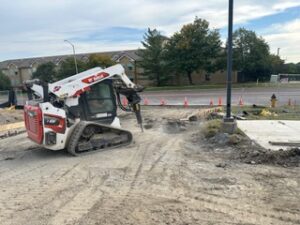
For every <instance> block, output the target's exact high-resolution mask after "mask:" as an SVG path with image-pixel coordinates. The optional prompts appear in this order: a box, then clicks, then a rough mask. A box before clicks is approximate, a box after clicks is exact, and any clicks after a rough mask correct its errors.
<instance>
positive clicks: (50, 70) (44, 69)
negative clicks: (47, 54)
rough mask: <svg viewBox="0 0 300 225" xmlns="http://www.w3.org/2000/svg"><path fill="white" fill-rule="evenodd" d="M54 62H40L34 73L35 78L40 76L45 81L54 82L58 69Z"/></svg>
mask: <svg viewBox="0 0 300 225" xmlns="http://www.w3.org/2000/svg"><path fill="white" fill-rule="evenodd" d="M55 67H56V66H55V64H54V63H53V62H47V63H43V64H40V65H39V66H38V67H37V69H36V71H35V72H34V73H33V74H32V77H33V78H38V79H40V80H42V81H45V82H50V83H51V82H53V81H55V78H56V69H55Z"/></svg>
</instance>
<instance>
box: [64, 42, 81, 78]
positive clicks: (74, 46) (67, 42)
mask: <svg viewBox="0 0 300 225" xmlns="http://www.w3.org/2000/svg"><path fill="white" fill-rule="evenodd" d="M64 42H67V43H69V44H70V45H71V46H72V48H73V56H74V63H75V69H76V74H78V67H77V61H76V55H75V46H74V45H73V44H72V42H70V41H69V40H64Z"/></svg>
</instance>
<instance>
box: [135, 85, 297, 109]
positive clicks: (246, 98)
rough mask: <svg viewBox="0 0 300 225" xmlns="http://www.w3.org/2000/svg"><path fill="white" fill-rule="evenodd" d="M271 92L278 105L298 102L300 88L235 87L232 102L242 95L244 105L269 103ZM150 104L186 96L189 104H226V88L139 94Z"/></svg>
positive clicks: (174, 101) (180, 100) (179, 100)
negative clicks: (211, 102) (220, 102)
mask: <svg viewBox="0 0 300 225" xmlns="http://www.w3.org/2000/svg"><path fill="white" fill-rule="evenodd" d="M272 94H275V95H276V97H277V99H278V105H287V104H288V101H289V99H291V102H292V103H293V104H294V103H296V104H300V88H286V87H278V88H269V87H268V88H235V89H233V90H232V104H233V105H238V104H239V101H240V98H241V97H242V99H243V103H244V105H252V104H257V105H269V104H270V99H271V96H272ZM141 95H142V97H143V99H145V98H147V99H148V102H149V104H150V105H159V104H160V102H161V100H162V99H163V100H164V101H165V102H166V104H167V105H182V104H183V102H184V99H185V98H187V100H188V103H189V105H209V104H210V101H211V100H212V101H213V103H214V105H217V104H218V102H219V98H221V99H222V104H223V105H224V104H226V89H205V90H190V91H187V90H182V91H178V90H177V91H173V90H172V91H151V92H147V91H146V92H144V93H142V94H141Z"/></svg>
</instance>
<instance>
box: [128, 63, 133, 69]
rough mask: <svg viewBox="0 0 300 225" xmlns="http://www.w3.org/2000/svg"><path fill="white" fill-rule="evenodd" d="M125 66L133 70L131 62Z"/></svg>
mask: <svg viewBox="0 0 300 225" xmlns="http://www.w3.org/2000/svg"><path fill="white" fill-rule="evenodd" d="M127 68H128V70H130V71H131V70H133V65H132V64H131V63H128V64H127Z"/></svg>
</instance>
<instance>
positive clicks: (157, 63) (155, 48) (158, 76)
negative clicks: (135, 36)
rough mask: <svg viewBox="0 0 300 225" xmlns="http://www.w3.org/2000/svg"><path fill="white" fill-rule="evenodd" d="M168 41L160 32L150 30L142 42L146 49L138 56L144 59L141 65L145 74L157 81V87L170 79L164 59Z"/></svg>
mask: <svg viewBox="0 0 300 225" xmlns="http://www.w3.org/2000/svg"><path fill="white" fill-rule="evenodd" d="M166 40H167V38H166V37H165V36H163V35H161V33H160V32H159V31H157V30H156V29H154V30H151V29H150V28H148V31H147V33H145V35H144V40H143V41H142V45H143V46H144V49H139V51H138V55H139V56H140V57H141V58H142V60H141V62H139V65H140V66H141V67H143V68H144V74H145V75H147V76H148V77H149V79H150V80H155V81H156V84H157V86H161V85H162V84H164V82H165V81H166V80H167V79H168V74H167V73H166V71H165V62H164V59H163V51H164V48H163V45H164V42H165V41H166Z"/></svg>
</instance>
